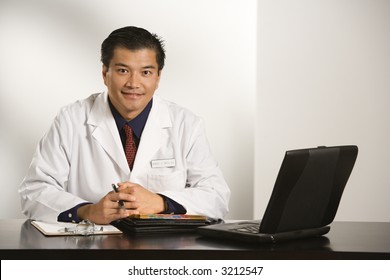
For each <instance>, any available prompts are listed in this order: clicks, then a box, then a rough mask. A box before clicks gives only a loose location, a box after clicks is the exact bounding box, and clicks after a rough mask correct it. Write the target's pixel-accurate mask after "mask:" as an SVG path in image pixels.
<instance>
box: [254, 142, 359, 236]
mask: <svg viewBox="0 0 390 280" xmlns="http://www.w3.org/2000/svg"><path fill="white" fill-rule="evenodd" d="M357 153H358V148H357V146H336V147H317V148H311V149H301V150H291V151H287V152H286V154H285V156H284V159H283V162H282V165H281V167H280V170H279V174H278V176H277V179H276V182H275V186H274V189H273V191H272V194H271V198H270V200H269V203H268V205H267V208H266V211H265V213H264V216H263V219H262V221H261V225H260V232H261V233H277V232H285V231H294V230H300V229H307V228H317V227H322V226H325V225H328V224H330V223H331V222H332V221H333V219H334V217H335V215H336V212H337V209H338V206H339V203H340V200H341V196H342V193H343V191H344V188H345V185H346V183H347V181H348V178H349V176H350V174H351V172H352V169H353V166H354V164H355V161H356V157H357Z"/></svg>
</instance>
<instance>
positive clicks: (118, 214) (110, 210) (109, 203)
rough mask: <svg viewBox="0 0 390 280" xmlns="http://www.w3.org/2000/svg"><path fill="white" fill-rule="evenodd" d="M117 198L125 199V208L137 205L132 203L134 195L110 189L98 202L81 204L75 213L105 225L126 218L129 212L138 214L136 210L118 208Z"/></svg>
mask: <svg viewBox="0 0 390 280" xmlns="http://www.w3.org/2000/svg"><path fill="white" fill-rule="evenodd" d="M119 200H123V201H125V208H133V207H136V206H137V205H138V204H137V203H134V200H135V198H134V196H132V195H129V194H127V193H124V192H118V193H115V192H114V191H111V192H109V193H107V194H106V195H105V196H104V197H103V198H102V199H101V200H100V201H99V202H98V203H96V204H87V205H84V206H81V207H80V208H79V209H78V210H77V215H78V217H79V218H80V219H83V220H89V221H91V222H94V223H96V224H102V225H105V224H109V223H111V222H112V221H115V220H118V219H122V218H126V217H128V216H129V215H131V214H138V211H137V210H134V209H130V210H129V209H122V208H120V206H119V203H118V201H119Z"/></svg>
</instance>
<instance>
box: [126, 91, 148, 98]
mask: <svg viewBox="0 0 390 280" xmlns="http://www.w3.org/2000/svg"><path fill="white" fill-rule="evenodd" d="M121 93H122V95H123V96H124V97H125V98H130V99H138V98H141V97H142V96H143V95H144V94H143V93H139V92H132V91H121Z"/></svg>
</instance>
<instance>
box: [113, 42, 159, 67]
mask: <svg viewBox="0 0 390 280" xmlns="http://www.w3.org/2000/svg"><path fill="white" fill-rule="evenodd" d="M118 63H120V64H124V65H128V66H132V65H134V66H135V65H139V66H142V67H143V66H145V65H152V66H156V67H157V59H156V52H155V51H154V50H153V49H148V48H145V49H139V50H129V49H126V48H123V47H117V48H115V49H114V52H113V56H112V59H111V62H110V64H111V65H115V64H118Z"/></svg>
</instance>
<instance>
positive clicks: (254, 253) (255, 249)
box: [0, 220, 390, 260]
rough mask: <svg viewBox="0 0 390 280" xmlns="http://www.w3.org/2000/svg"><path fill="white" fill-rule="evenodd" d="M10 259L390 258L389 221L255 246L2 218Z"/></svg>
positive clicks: (0, 242) (2, 250)
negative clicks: (42, 226)
mask: <svg viewBox="0 0 390 280" xmlns="http://www.w3.org/2000/svg"><path fill="white" fill-rule="evenodd" d="M0 255H1V259H2V260H6V259H41V260H45V259H120V260H124V259H186V260H193V259H194V260H206V259H221V260H223V259H269V260H272V259H390V223H367V222H334V223H333V224H332V225H331V230H330V232H329V233H328V234H327V235H325V236H322V237H316V238H310V239H306V240H296V241H290V242H285V243H280V244H265V245H264V244H263V245H253V244H246V243H237V242H227V241H223V240H215V239H209V238H205V237H202V236H200V235H198V234H196V233H182V234H175V235H166V234H165V235H149V236H127V235H124V234H122V235H100V236H62V237H45V236H44V235H43V234H41V233H40V232H39V231H38V230H37V229H35V228H34V227H33V226H32V225H31V224H30V221H29V220H1V228H0Z"/></svg>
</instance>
